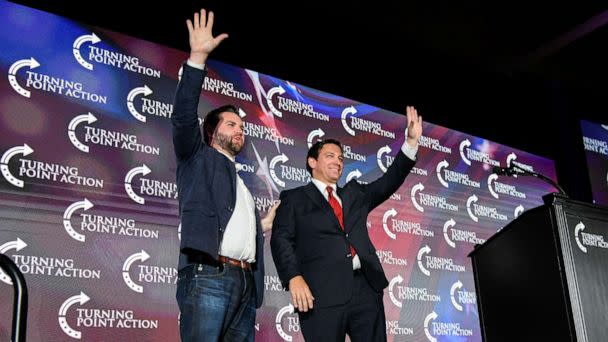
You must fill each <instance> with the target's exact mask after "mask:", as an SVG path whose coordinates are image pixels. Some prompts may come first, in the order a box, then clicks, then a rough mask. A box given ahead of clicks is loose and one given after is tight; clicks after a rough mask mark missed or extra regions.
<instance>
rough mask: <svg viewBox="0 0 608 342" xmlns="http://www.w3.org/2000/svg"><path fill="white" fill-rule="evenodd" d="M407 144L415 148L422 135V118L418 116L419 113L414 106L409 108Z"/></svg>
mask: <svg viewBox="0 0 608 342" xmlns="http://www.w3.org/2000/svg"><path fill="white" fill-rule="evenodd" d="M406 115H407V130H406V133H407V136H406V137H405V138H406V139H407V144H408V145H410V146H411V147H414V146H416V145H417V144H418V139H420V136H421V135H422V116H419V115H418V111H417V110H416V108H414V106H407V113H406Z"/></svg>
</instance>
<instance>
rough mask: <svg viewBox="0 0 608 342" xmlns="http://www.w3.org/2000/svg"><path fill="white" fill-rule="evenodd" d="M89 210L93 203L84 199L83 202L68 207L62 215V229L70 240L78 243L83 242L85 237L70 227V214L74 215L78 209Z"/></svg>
mask: <svg viewBox="0 0 608 342" xmlns="http://www.w3.org/2000/svg"><path fill="white" fill-rule="evenodd" d="M91 208H93V203H91V202H90V201H89V200H88V199H86V198H85V199H84V201H80V202H74V203H72V205H70V206H69V207H68V208H67V209H66V210H65V212H64V213H63V228H64V229H65V231H66V232H67V233H68V235H69V236H70V237H72V239H74V240H76V241H80V242H84V240H85V236H84V235H82V234H80V233H77V232H76V230H74V228H73V227H72V222H71V218H72V214H74V212H75V211H76V210H78V209H84V210H85V211H86V210H89V209H91Z"/></svg>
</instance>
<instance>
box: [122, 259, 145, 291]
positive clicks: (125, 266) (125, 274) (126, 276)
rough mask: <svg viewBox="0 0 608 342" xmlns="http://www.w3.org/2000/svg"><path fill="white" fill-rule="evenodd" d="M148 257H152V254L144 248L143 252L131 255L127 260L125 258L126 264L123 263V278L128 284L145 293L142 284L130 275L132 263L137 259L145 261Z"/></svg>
mask: <svg viewBox="0 0 608 342" xmlns="http://www.w3.org/2000/svg"><path fill="white" fill-rule="evenodd" d="M148 259H150V255H149V254H148V253H146V251H144V250H143V249H142V250H141V252H139V253H135V254H132V255H131V256H129V257H128V258H127V260H125V262H124V264H122V280H124V282H125V284H127V286H128V287H129V288H130V289H131V290H133V291H135V292H138V293H143V292H144V288H143V287H142V286H141V285H139V284H136V283H135V282H134V281H133V280H131V276H130V275H129V269H130V268H131V264H132V263H134V262H135V261H140V262H144V261H146V260H148Z"/></svg>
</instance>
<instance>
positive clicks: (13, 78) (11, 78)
mask: <svg viewBox="0 0 608 342" xmlns="http://www.w3.org/2000/svg"><path fill="white" fill-rule="evenodd" d="M39 66H40V63H38V61H37V60H35V59H34V57H32V58H30V59H21V60H18V61H16V62H15V63H13V65H11V67H10V68H9V69H8V82H9V84H10V85H11V87H12V88H13V90H15V91H16V92H17V94H19V95H21V96H23V97H27V98H29V97H30V95H31V93H30V91H29V90H26V89H23V88H22V87H21V86H20V85H19V83H17V71H19V69H21V68H24V67H29V68H30V70H31V69H35V68H37V67H39Z"/></svg>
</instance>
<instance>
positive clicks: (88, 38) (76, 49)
mask: <svg viewBox="0 0 608 342" xmlns="http://www.w3.org/2000/svg"><path fill="white" fill-rule="evenodd" d="M100 41H101V39H99V37H97V35H96V34H95V33H91V34H85V35H82V36H80V37H78V38H76V40H75V41H74V44H72V53H73V54H74V58H76V62H78V64H80V65H82V66H83V67H85V68H86V69H89V70H93V65H92V64H91V63H89V62H87V61H85V60H84V58H82V55H81V54H80V46H81V45H82V44H84V43H86V42H91V44H97V43H99V42H100Z"/></svg>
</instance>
